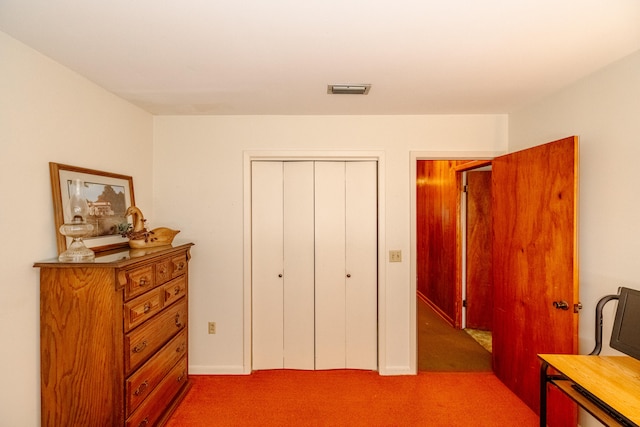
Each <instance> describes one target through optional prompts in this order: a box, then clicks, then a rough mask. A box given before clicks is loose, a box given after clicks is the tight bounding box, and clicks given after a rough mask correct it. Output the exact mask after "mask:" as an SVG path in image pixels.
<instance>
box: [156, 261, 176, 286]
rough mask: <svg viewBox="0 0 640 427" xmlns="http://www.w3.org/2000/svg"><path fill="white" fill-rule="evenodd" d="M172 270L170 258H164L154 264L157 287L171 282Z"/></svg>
mask: <svg viewBox="0 0 640 427" xmlns="http://www.w3.org/2000/svg"><path fill="white" fill-rule="evenodd" d="M172 269H173V264H172V263H171V258H165V259H163V260H162V261H159V262H157V263H156V281H157V282H158V284H159V285H161V284H163V283H165V282H167V281H169V280H171V277H172Z"/></svg>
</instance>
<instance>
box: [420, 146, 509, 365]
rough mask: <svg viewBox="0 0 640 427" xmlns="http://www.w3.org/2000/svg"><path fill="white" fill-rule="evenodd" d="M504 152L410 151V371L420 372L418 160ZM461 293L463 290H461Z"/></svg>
mask: <svg viewBox="0 0 640 427" xmlns="http://www.w3.org/2000/svg"><path fill="white" fill-rule="evenodd" d="M505 153H506V152H504V151H475V152H474V151H468V152H467V151H464V152H463V151H410V152H409V157H410V161H409V188H410V210H409V212H410V215H411V221H410V222H411V224H410V225H411V232H410V233H411V237H410V239H411V262H410V264H411V267H410V268H411V276H410V280H411V283H410V284H409V328H410V329H409V337H410V341H409V347H410V348H409V358H410V360H409V369H410V371H411V372H412V373H414V374H417V372H418V330H417V327H418V325H417V322H418V319H417V306H416V304H417V292H418V264H417V253H418V234H417V224H418V223H417V200H416V189H417V182H416V178H417V177H416V174H417V171H418V160H491V159H493V158H495V157H497V156H501V155H503V154H505ZM459 292H461V289H460V290H459Z"/></svg>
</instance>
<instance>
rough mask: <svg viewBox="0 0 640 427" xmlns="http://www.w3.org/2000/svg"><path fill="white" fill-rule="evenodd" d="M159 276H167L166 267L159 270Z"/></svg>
mask: <svg viewBox="0 0 640 427" xmlns="http://www.w3.org/2000/svg"><path fill="white" fill-rule="evenodd" d="M160 274H167V267H165V266H164V265H163V266H162V267H161V268H160Z"/></svg>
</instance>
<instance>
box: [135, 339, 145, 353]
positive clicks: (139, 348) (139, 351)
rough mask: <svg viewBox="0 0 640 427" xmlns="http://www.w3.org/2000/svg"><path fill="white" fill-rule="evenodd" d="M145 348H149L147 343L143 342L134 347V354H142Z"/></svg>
mask: <svg viewBox="0 0 640 427" xmlns="http://www.w3.org/2000/svg"><path fill="white" fill-rule="evenodd" d="M145 348H147V341H146V340H145V341H142V342H141V343H140V344H138V345H137V346H135V347H133V350H132V351H133V352H134V353H141V352H142V350H144V349H145Z"/></svg>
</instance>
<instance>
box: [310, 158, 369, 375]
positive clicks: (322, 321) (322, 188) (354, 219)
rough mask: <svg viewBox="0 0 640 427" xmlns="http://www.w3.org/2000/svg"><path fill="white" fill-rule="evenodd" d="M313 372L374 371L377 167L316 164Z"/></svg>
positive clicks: (367, 163)
mask: <svg viewBox="0 0 640 427" xmlns="http://www.w3.org/2000/svg"><path fill="white" fill-rule="evenodd" d="M315 188H316V210H315V212H316V235H315V236H316V292H315V295H316V369H339V368H353V369H376V368H377V359H378V357H377V342H378V341H377V287H378V286H377V283H378V281H377V241H378V238H377V164H376V162H318V163H316V185H315Z"/></svg>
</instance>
